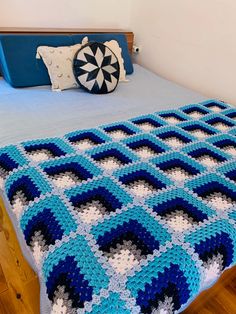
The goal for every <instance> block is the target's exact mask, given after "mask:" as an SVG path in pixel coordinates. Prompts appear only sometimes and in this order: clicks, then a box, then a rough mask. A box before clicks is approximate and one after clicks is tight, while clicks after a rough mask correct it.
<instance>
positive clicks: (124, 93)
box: [0, 65, 206, 146]
mask: <svg viewBox="0 0 236 314" xmlns="http://www.w3.org/2000/svg"><path fill="white" fill-rule="evenodd" d="M203 100H206V98H205V97H204V96H201V95H199V94H197V93H195V92H193V91H190V90H188V89H186V88H183V87H181V86H178V85H176V84H174V83H172V82H169V81H167V80H165V79H163V78H160V77H159V76H157V75H155V74H153V73H151V72H150V71H148V70H146V69H144V68H143V67H141V66H139V65H135V66H134V74H133V75H131V76H129V82H127V83H126V82H125V83H120V84H119V86H118V88H117V89H116V90H115V92H114V93H111V94H108V95H91V94H88V93H86V92H84V91H83V90H82V89H76V90H67V91H63V92H52V91H51V89H50V86H43V87H42V86H41V87H34V88H24V89H14V88H12V87H11V86H9V85H8V84H7V83H6V82H5V81H4V80H3V79H0V146H3V145H8V144H10V143H16V142H19V141H23V140H28V139H33V138H41V137H51V136H57V135H62V134H64V133H66V132H69V131H72V130H76V129H84V128H90V127H95V126H98V125H100V124H104V123H110V122H114V121H120V120H126V119H128V118H131V117H134V116H137V115H140V114H145V113H151V112H154V111H158V110H162V109H169V108H174V107H175V108H176V107H178V106H180V105H183V104H188V103H195V102H199V101H203Z"/></svg>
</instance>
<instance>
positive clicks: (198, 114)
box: [182, 105, 209, 118]
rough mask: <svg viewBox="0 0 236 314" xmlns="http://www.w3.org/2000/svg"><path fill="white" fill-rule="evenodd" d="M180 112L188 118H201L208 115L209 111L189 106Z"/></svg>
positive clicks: (200, 107) (197, 106)
mask: <svg viewBox="0 0 236 314" xmlns="http://www.w3.org/2000/svg"><path fill="white" fill-rule="evenodd" d="M182 111H183V112H184V113H186V114H188V115H190V116H193V117H194V116H196V117H198V118H199V117H201V116H204V115H206V114H208V113H209V110H207V109H205V108H204V107H203V106H200V105H189V106H185V107H184V108H182Z"/></svg>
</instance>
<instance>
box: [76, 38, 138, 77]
mask: <svg viewBox="0 0 236 314" xmlns="http://www.w3.org/2000/svg"><path fill="white" fill-rule="evenodd" d="M84 36H88V39H89V41H90V42H100V43H105V42H108V41H111V40H116V41H117V42H118V44H119V46H120V48H121V49H122V52H121V53H122V58H123V59H124V68H125V70H126V74H132V73H133V71H134V68H133V64H132V60H131V56H130V53H129V48H128V43H127V39H126V36H125V35H124V34H117V33H107V34H86V35H85V34H76V35H71V37H72V40H73V42H74V44H78V43H81V42H82V39H83V38H84Z"/></svg>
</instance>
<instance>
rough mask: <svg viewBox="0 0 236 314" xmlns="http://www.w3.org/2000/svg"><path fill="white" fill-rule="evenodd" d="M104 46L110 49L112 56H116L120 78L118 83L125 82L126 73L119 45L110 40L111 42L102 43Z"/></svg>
mask: <svg viewBox="0 0 236 314" xmlns="http://www.w3.org/2000/svg"><path fill="white" fill-rule="evenodd" d="M104 45H105V46H107V47H108V48H110V49H111V51H113V52H114V54H115V55H116V57H117V59H118V62H119V66H120V78H119V81H120V82H126V81H127V79H126V71H125V68H124V59H123V58H122V49H121V48H120V46H119V43H118V42H117V41H116V40H111V41H106V42H105V43H104Z"/></svg>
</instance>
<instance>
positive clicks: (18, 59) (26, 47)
mask: <svg viewBox="0 0 236 314" xmlns="http://www.w3.org/2000/svg"><path fill="white" fill-rule="evenodd" d="M83 37H84V36H83ZM80 43H81V42H80ZM72 45H74V41H73V40H72V37H71V36H66V35H45V34H44V35H1V34H0V64H1V68H2V74H3V77H4V79H5V80H6V81H7V82H8V83H9V84H10V85H12V86H14V87H28V86H38V85H50V84H51V82H50V77H49V75H48V71H47V68H46V67H45V65H44V62H43V60H36V59H35V52H36V50H37V47H39V46H54V47H58V46H72Z"/></svg>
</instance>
